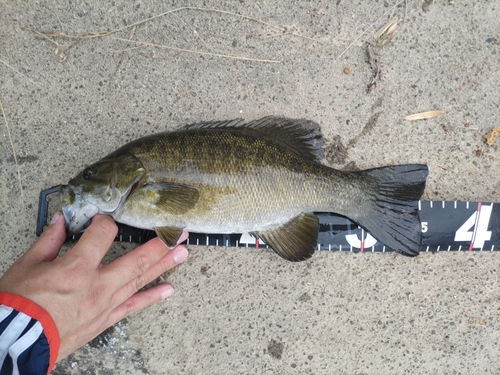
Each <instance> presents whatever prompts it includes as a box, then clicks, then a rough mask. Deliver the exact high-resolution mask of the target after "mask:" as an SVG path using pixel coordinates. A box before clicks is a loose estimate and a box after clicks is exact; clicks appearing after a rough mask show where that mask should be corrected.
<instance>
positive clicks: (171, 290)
mask: <svg viewBox="0 0 500 375" xmlns="http://www.w3.org/2000/svg"><path fill="white" fill-rule="evenodd" d="M172 294H174V288H172V286H171V285H166V286H165V289H164V290H163V292H161V299H165V298H167V297H170V296H171V295H172Z"/></svg>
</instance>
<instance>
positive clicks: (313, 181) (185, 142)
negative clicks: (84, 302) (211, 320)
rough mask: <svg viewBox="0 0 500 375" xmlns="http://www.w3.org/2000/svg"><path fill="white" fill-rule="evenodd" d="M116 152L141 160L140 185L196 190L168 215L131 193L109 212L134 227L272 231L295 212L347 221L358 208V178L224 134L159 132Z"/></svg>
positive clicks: (211, 131) (252, 138)
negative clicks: (194, 197)
mask: <svg viewBox="0 0 500 375" xmlns="http://www.w3.org/2000/svg"><path fill="white" fill-rule="evenodd" d="M165 150H172V151H168V152H165ZM119 152H120V153H121V152H123V154H124V155H126V154H132V155H135V156H136V157H137V158H138V159H139V160H140V161H141V162H142V164H143V166H144V169H145V170H146V171H147V178H145V180H144V181H143V183H144V184H145V185H147V184H149V183H160V182H163V183H173V184H181V185H186V186H190V187H194V188H196V189H197V190H198V191H199V199H198V201H197V202H196V204H195V205H194V206H193V207H192V208H191V209H189V210H182V211H181V212H171V211H170V212H169V211H168V210H163V209H162V208H161V207H158V206H156V205H155V204H154V202H155V200H156V199H155V197H154V195H155V192H150V191H148V190H147V189H146V190H145V189H143V188H141V187H139V188H137V189H136V190H135V191H134V193H133V194H132V195H131V196H130V197H129V199H128V200H127V202H126V203H125V204H124V205H123V206H122V208H121V209H119V210H118V211H117V212H116V213H115V214H114V215H113V217H114V218H115V219H116V220H118V221H121V222H124V223H126V224H129V225H133V226H137V227H145V228H155V227H158V226H165V225H171V226H175V227H183V228H186V229H188V230H190V231H194V232H201V233H204V232H205V233H240V232H250V231H256V230H259V229H260V230H265V229H269V228H274V227H276V226H278V225H282V224H284V223H286V222H287V221H289V220H290V219H291V218H293V217H295V216H297V215H298V214H300V213H301V212H313V211H335V212H338V213H341V214H346V213H347V212H349V213H350V214H351V216H352V215H353V210H356V208H357V207H360V206H361V205H359V204H357V203H356V200H353V199H352V195H353V188H355V187H357V186H358V185H356V183H360V181H355V182H356V183H354V181H351V180H353V179H354V180H359V179H355V178H350V179H349V178H348V176H349V175H347V174H344V173H342V172H338V171H336V170H333V169H331V168H328V167H326V166H323V165H321V164H318V163H317V162H314V161H311V160H306V159H304V158H302V157H301V156H299V155H295V154H294V153H292V152H290V151H288V150H287V149H286V148H285V147H279V145H276V144H275V143H274V142H266V140H263V139H261V138H259V137H256V136H252V135H249V134H240V133H235V132H231V131H228V130H227V129H199V130H196V129H195V130H191V131H184V132H180V133H179V134H175V133H174V134H169V133H166V134H160V135H157V136H155V137H146V138H145V139H143V140H141V141H140V142H134V143H132V144H131V145H129V146H127V147H125V148H123V149H122V150H120V151H119ZM358 190H359V198H358V200H363V198H365V197H366V194H365V193H364V192H363V191H362V188H358ZM148 198H149V199H148Z"/></svg>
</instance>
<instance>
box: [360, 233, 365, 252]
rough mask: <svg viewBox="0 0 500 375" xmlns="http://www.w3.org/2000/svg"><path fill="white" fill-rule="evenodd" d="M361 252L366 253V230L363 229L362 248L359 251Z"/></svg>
mask: <svg viewBox="0 0 500 375" xmlns="http://www.w3.org/2000/svg"><path fill="white" fill-rule="evenodd" d="M359 252H360V253H364V252H365V230H364V229H363V228H361V248H360V249H359Z"/></svg>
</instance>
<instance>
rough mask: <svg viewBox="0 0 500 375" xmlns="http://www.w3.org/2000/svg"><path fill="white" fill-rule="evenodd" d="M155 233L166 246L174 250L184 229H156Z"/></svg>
mask: <svg viewBox="0 0 500 375" xmlns="http://www.w3.org/2000/svg"><path fill="white" fill-rule="evenodd" d="M155 232H156V235H157V236H158V238H160V240H162V242H163V243H164V244H165V245H167V246H168V247H169V248H173V247H174V246H175V245H177V241H178V240H179V238H180V237H181V235H182V228H174V227H156V228H155Z"/></svg>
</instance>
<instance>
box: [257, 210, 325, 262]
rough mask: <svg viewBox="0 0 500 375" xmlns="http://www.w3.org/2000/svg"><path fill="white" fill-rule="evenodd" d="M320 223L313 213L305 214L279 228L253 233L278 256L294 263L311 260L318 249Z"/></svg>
mask: <svg viewBox="0 0 500 375" xmlns="http://www.w3.org/2000/svg"><path fill="white" fill-rule="evenodd" d="M318 232H319V221H318V218H317V217H316V215H314V214H312V213H303V214H300V215H299V216H296V217H294V218H293V219H291V220H290V221H289V222H287V223H285V224H283V225H281V226H279V227H278V228H275V229H272V230H268V231H263V232H252V233H251V234H252V235H253V236H254V237H258V238H260V239H262V241H264V242H265V243H266V244H267V245H269V246H270V247H271V248H272V249H273V250H274V251H275V252H276V253H277V254H278V255H280V256H281V257H283V258H284V259H286V260H290V261H292V262H299V261H301V260H306V259H309V258H310V257H311V256H312V255H313V254H314V250H315V249H316V244H317V241H318Z"/></svg>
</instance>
